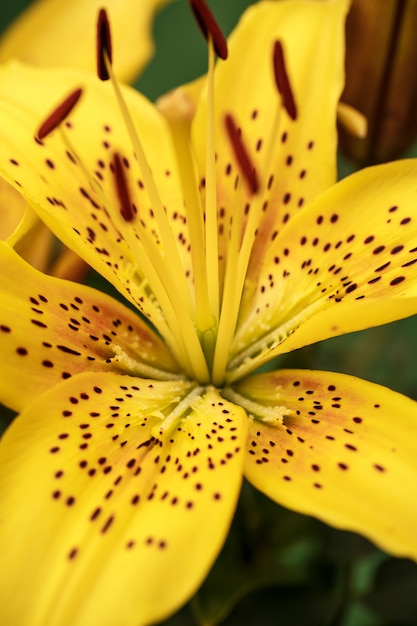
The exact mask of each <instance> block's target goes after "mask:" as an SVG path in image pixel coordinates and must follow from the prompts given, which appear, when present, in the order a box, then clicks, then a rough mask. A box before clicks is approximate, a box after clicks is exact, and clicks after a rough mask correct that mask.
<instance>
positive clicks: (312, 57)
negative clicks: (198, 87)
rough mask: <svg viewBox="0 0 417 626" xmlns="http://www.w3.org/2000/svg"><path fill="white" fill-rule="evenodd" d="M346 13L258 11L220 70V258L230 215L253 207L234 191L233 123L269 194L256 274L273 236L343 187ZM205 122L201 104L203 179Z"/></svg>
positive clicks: (277, 5) (197, 130)
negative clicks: (279, 52) (283, 79)
mask: <svg viewBox="0 0 417 626" xmlns="http://www.w3.org/2000/svg"><path fill="white" fill-rule="evenodd" d="M347 7H348V3H347V2H345V1H344V0H336V1H332V2H310V1H304V2H297V3H294V2H261V3H259V4H257V5H256V6H253V7H250V8H249V9H248V10H247V11H246V12H245V14H244V15H243V17H242V18H241V20H240V22H239V25H238V27H237V28H236V30H235V31H234V33H232V35H231V37H230V39H229V56H228V59H227V61H226V62H221V61H219V62H218V64H217V66H216V71H215V124H216V130H215V132H216V153H217V164H216V176H217V186H218V214H219V220H220V228H219V230H220V255H221V256H223V257H224V256H225V255H226V254H227V244H228V227H229V221H230V217H231V215H232V214H234V215H235V214H236V210H238V208H239V210H243V208H244V205H245V202H246V201H248V202H249V203H250V205H251V207H252V206H253V203H254V202H255V201H256V197H255V199H254V198H252V200H250V198H249V196H248V195H246V196H245V192H243V193H242V196H241V197H240V199H239V196H238V200H236V191H235V181H236V177H237V176H239V174H240V171H239V167H238V165H237V163H236V161H235V159H234V156H233V151H232V147H231V144H230V140H229V138H228V136H227V135H226V133H225V124H224V117H225V114H226V113H230V114H232V115H233V117H234V118H235V121H236V123H237V125H238V126H239V127H240V128H241V129H242V138H243V141H244V144H245V146H246V148H247V150H248V151H249V154H250V155H251V158H252V160H253V165H254V167H255V168H256V170H257V173H258V178H259V180H260V184H261V190H262V193H261V202H262V203H263V204H264V209H263V212H262V222H261V225H260V227H259V233H260V234H259V236H258V242H257V244H256V255H254V258H253V262H254V267H253V269H252V270H251V271H253V272H255V271H256V266H257V256H258V255H259V256H261V257H262V256H263V253H264V249H265V239H266V238H267V237H268V234H269V233H270V232H273V231H274V230H279V229H281V227H282V225H283V223H285V222H287V221H288V219H289V218H290V216H291V215H293V214H295V213H297V212H298V211H299V209H300V208H301V207H302V206H304V205H305V204H306V203H308V202H309V201H311V200H312V199H313V198H314V197H315V196H317V195H318V193H320V192H321V191H323V190H324V189H326V188H327V187H329V186H330V185H331V184H333V183H334V182H335V180H336V145H337V136H336V108H337V102H338V99H339V96H340V93H341V89H342V87H343V63H344V60H343V36H342V29H343V22H344V17H345V14H346V11H347ZM277 40H280V41H281V42H282V44H283V47H284V50H285V58H286V65H287V66H288V74H289V77H290V82H291V85H292V90H293V92H294V97H295V100H296V101H297V106H298V111H299V114H298V117H297V119H296V120H295V121H293V120H291V119H290V118H289V116H288V115H287V113H286V112H285V110H284V109H283V108H282V105H281V100H280V96H279V93H278V90H277V87H276V84H275V81H274V73H273V62H272V59H273V48H274V43H275V41H277ZM248 42H250V44H248ZM206 116H207V100H206V98H205V97H204V98H203V100H202V102H201V103H200V106H199V108H198V110H197V113H196V117H195V120H194V124H193V129H192V139H193V144H194V147H195V150H196V154H197V158H198V163H199V170H200V176H201V177H204V176H205V171H206V168H205V136H206ZM275 118H277V119H276V125H275V121H274V120H275ZM238 205H240V206H238ZM234 219H235V217H234ZM255 261H256V262H255Z"/></svg>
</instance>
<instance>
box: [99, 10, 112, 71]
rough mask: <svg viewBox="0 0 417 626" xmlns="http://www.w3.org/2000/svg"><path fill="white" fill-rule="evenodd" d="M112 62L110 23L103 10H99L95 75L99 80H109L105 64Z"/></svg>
mask: <svg viewBox="0 0 417 626" xmlns="http://www.w3.org/2000/svg"><path fill="white" fill-rule="evenodd" d="M111 62H112V46H111V32H110V22H109V18H108V16H107V12H106V10H105V9H100V11H99V14H98V19H97V74H98V77H99V78H100V80H109V78H110V74H109V72H108V69H107V63H111Z"/></svg>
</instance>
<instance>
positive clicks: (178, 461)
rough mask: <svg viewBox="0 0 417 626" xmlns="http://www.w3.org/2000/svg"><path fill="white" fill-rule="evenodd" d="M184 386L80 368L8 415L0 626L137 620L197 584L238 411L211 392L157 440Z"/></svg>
mask: <svg viewBox="0 0 417 626" xmlns="http://www.w3.org/2000/svg"><path fill="white" fill-rule="evenodd" d="M190 387H191V384H190V383H189V382H186V381H176V382H157V381H150V380H141V379H138V378H136V379H135V378H131V377H128V376H117V375H115V374H100V373H94V374H80V375H78V376H74V377H73V378H72V379H70V380H68V381H64V382H63V383H61V384H60V385H58V386H56V387H55V388H54V389H52V390H50V391H48V392H46V393H45V394H44V395H43V396H42V397H41V398H39V399H38V400H37V401H36V402H35V403H34V404H33V405H32V406H30V407H29V408H28V409H27V410H26V411H25V412H24V413H22V414H21V416H20V417H19V418H18V419H17V420H16V422H15V423H14V425H13V426H12V427H11V428H10V429H9V431H8V433H7V434H6V436H5V438H4V440H3V444H2V463H3V466H2V472H1V476H2V488H1V493H2V505H1V510H2V548H1V550H2V554H3V556H4V557H5V559H4V561H3V568H2V572H3V576H2V584H1V590H2V591H1V594H2V602H1V609H0V612H1V617H2V621H3V623H7V624H23V623H29V622H30V624H31V626H40V624H46V623H48V624H60V626H91V624H97V623H100V624H101V625H102V626H114V624H120V625H122V624H123V626H138V625H141V624H149V623H151V622H152V623H153V622H155V621H157V620H159V619H162V618H163V617H165V616H167V615H168V614H169V613H171V612H173V611H174V610H175V609H176V608H177V607H178V606H179V605H180V604H181V603H183V602H184V601H185V600H186V599H187V598H188V597H189V596H190V595H191V594H192V593H193V592H194V591H195V590H196V588H197V586H198V585H199V584H200V582H201V580H202V579H203V577H204V576H205V575H206V574H207V571H208V569H209V568H210V566H211V565H212V562H213V560H214V558H215V557H216V555H217V553H218V552H219V550H220V548H221V546H222V543H223V541H224V538H225V535H226V533H227V530H228V527H229V524H230V521H231V517H232V515H233V511H234V507H235V504H236V500H237V497H238V494H239V489H240V484H241V476H242V465H243V452H244V449H245V446H244V443H245V441H246V416H245V413H244V411H243V410H242V409H240V408H239V407H235V406H234V405H232V404H230V403H228V402H227V401H224V400H223V399H222V398H220V396H219V395H218V394H217V392H216V391H215V390H214V389H209V390H207V391H206V392H203V395H201V396H200V397H196V398H194V400H193V402H192V403H191V404H190V406H189V407H188V411H187V415H186V416H184V417H183V419H182V420H181V424H180V426H178V427H177V428H175V430H174V431H173V432H172V433H171V434H170V435H164V436H163V437H162V438H156V436H155V429H157V430H158V424H160V423H161V420H160V417H164V415H165V416H166V415H167V414H168V413H169V411H171V410H172V409H174V408H175V406H178V402H180V401H181V399H184V396H185V395H186V394H187V391H189V390H190ZM72 398H73V399H74V400H77V402H76V403H74V402H73V400H71V399H72ZM158 416H159V417H158ZM23 459H24V460H25V463H22V460H23ZM27 462H28V463H29V464H30V467H31V471H30V472H28V471H27V469H26V468H27V467H28V465H27V464H26V463H27ZM17 527H18V528H19V534H18V535H16V532H15V531H16V528H17ZM191 539H192V540H191ZM6 546H7V550H6ZM6 552H7V556H6ZM22 562H24V563H25V566H24V568H22V566H21V564H22ZM18 563H19V564H20V565H19V566H18V565H17V564H18Z"/></svg>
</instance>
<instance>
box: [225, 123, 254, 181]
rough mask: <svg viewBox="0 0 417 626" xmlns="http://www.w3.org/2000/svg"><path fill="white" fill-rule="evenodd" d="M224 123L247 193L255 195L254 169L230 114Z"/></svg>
mask: <svg viewBox="0 0 417 626" xmlns="http://www.w3.org/2000/svg"><path fill="white" fill-rule="evenodd" d="M224 122H225V126H226V130H227V134H228V135H229V139H230V143H231V144H232V148H233V152H234V154H235V157H236V160H237V162H238V164H239V167H240V171H241V172H242V174H243V176H244V178H245V180H246V183H247V185H248V187H249V191H250V192H251V193H256V192H257V191H258V189H259V181H258V176H257V174H256V169H255V167H254V165H253V163H252V161H251V159H250V156H249V153H248V151H247V149H246V146H245V144H244V143H243V140H242V137H241V134H240V132H239V129H238V127H237V126H236V123H235V121H234V119H233V117H232V116H231V115H230V113H228V114H227V115H226V116H225V119H224Z"/></svg>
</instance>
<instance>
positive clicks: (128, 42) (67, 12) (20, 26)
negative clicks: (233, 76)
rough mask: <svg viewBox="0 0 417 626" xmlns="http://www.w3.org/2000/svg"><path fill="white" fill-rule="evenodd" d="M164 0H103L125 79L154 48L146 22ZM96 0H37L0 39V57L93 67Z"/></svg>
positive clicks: (98, 4) (119, 68)
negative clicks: (69, 0)
mask: <svg viewBox="0 0 417 626" xmlns="http://www.w3.org/2000/svg"><path fill="white" fill-rule="evenodd" d="M168 1H169V0H139V1H137V0H136V1H132V0H107V2H106V9H107V11H108V12H109V15H110V17H111V20H112V27H113V28H112V31H113V39H114V48H115V52H116V54H115V68H116V74H117V75H118V76H119V78H120V79H121V80H124V81H126V82H128V81H130V80H132V79H133V78H134V77H135V76H136V75H137V74H138V72H139V71H140V70H141V69H142V68H143V67H144V65H145V63H146V62H147V61H148V60H149V58H150V57H151V55H152V52H153V42H152V38H151V22H152V18H153V15H154V13H155V10H156V9H158V8H160V7H161V6H162V5H163V4H166V3H167V2H168ZM102 6H103V3H102V2H101V0H71V2H66V0H38V1H37V2H34V3H32V4H31V6H30V7H29V8H28V9H27V10H26V11H25V12H24V13H22V14H21V15H20V16H19V17H18V19H17V20H16V21H15V22H14V23H13V24H12V26H10V27H9V29H8V30H7V32H6V34H5V35H3V37H2V39H1V41H0V61H1V62H4V61H8V60H9V59H12V58H17V59H20V60H21V61H25V62H26V63H30V64H33V65H39V66H43V67H79V68H83V69H91V70H94V68H95V55H94V43H95V32H96V21H97V14H98V12H99V10H100V9H101V7H102Z"/></svg>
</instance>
